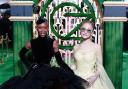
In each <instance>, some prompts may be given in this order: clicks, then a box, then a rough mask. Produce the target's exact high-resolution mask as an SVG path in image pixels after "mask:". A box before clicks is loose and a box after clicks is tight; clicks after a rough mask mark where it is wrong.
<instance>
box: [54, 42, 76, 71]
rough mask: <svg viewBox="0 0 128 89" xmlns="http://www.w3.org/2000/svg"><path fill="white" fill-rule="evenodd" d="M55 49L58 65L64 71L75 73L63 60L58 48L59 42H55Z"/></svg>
mask: <svg viewBox="0 0 128 89" xmlns="http://www.w3.org/2000/svg"><path fill="white" fill-rule="evenodd" d="M53 49H54V53H55V58H56V61H57V64H58V65H59V66H60V67H61V68H63V69H64V70H66V71H68V72H71V73H74V72H73V71H72V70H71V68H70V67H69V66H68V65H67V64H66V63H65V62H64V61H63V60H62V57H61V54H60V52H59V47H58V42H57V41H56V40H55V41H54V42H53Z"/></svg>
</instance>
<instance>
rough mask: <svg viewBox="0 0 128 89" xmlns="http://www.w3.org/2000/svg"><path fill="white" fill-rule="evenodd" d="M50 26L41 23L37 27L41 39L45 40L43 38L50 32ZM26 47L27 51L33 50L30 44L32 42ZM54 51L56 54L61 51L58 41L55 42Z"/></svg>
mask: <svg viewBox="0 0 128 89" xmlns="http://www.w3.org/2000/svg"><path fill="white" fill-rule="evenodd" d="M48 26H49V25H48V23H47V22H45V23H41V24H39V25H36V30H37V32H38V34H39V36H40V37H42V38H43V37H45V36H46V34H47V32H48V31H49V29H48ZM25 47H26V48H27V49H31V44H30V42H28V43H27V44H26V45H25ZM53 49H54V52H55V53H56V52H58V51H59V47H58V41H57V40H54V42H53Z"/></svg>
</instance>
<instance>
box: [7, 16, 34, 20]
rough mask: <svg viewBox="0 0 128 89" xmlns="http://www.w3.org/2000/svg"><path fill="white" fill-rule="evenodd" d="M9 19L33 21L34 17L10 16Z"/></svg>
mask: <svg viewBox="0 0 128 89" xmlns="http://www.w3.org/2000/svg"><path fill="white" fill-rule="evenodd" d="M9 19H10V20H11V21H34V20H35V19H34V17H33V16H26V17H25V16H19V17H18V16H11V17H10V18H9Z"/></svg>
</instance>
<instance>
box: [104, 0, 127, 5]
mask: <svg viewBox="0 0 128 89" xmlns="http://www.w3.org/2000/svg"><path fill="white" fill-rule="evenodd" d="M103 5H104V6H128V2H124V1H104V2H103Z"/></svg>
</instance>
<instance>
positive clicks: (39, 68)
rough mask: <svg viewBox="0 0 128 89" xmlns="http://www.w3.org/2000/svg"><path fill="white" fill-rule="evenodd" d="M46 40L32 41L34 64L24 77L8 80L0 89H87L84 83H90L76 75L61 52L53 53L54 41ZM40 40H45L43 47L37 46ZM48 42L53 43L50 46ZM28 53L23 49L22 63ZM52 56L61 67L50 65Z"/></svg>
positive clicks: (20, 54) (21, 53)
mask: <svg viewBox="0 0 128 89" xmlns="http://www.w3.org/2000/svg"><path fill="white" fill-rule="evenodd" d="M46 39H47V38H45V39H40V38H37V40H33V41H31V44H32V52H33V51H34V52H33V55H34V64H33V65H31V67H30V68H29V70H28V72H27V73H26V74H25V75H24V76H23V77H18V76H16V77H13V78H11V79H9V80H7V81H6V82H5V83H3V84H2V85H1V86H0V89H86V88H85V87H83V83H84V84H86V86H88V82H87V81H86V80H84V79H82V78H80V77H79V76H77V75H75V74H74V72H73V70H72V69H70V67H69V66H68V65H67V64H66V63H65V62H64V61H63V60H62V58H61V54H60V52H59V51H58V52H56V53H54V52H53V48H52V44H53V41H52V40H51V39H49V40H50V41H47V40H46ZM39 40H43V41H42V43H41V44H43V43H44V44H43V47H41V45H40V44H39V45H37V44H36V42H37V43H38V42H39V43H40V41H39ZM47 42H48V43H50V42H51V43H50V45H48V43H47ZM46 46H48V47H46ZM37 48H40V49H39V50H38V49H37ZM45 50H47V51H46V52H47V53H44V54H45V55H43V54H42V55H41V53H43V52H45ZM27 51H28V50H27V49H26V48H25V47H24V48H22V49H21V51H20V53H19V56H20V58H21V60H22V61H23V60H24V59H26V58H25V54H26V52H27ZM38 52H39V53H40V54H39V57H37V56H38ZM52 56H55V58H56V61H57V63H58V65H59V66H60V67H51V66H50V65H49V62H50V60H51V59H50V58H51V57H52ZM47 59H48V60H47ZM26 63H27V62H26ZM28 66H30V65H28Z"/></svg>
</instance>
